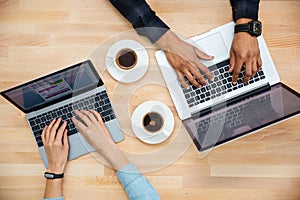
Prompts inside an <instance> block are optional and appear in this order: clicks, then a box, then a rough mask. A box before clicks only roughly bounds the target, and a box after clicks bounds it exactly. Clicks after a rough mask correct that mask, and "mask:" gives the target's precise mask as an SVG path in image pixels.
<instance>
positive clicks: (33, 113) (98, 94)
mask: <svg viewBox="0 0 300 200" xmlns="http://www.w3.org/2000/svg"><path fill="white" fill-rule="evenodd" d="M1 95H2V96H3V97H4V98H6V99H7V100H8V101H10V102H11V103H12V104H14V105H15V106H16V107H18V108H19V109H20V110H22V111H23V112H24V113H25V114H26V118H27V121H28V123H29V125H30V127H31V130H32V133H33V136H34V138H35V141H36V143H37V146H38V149H39V153H40V155H41V157H42V160H43V162H44V165H45V166H46V167H47V166H48V160H47V156H46V153H45V149H44V145H43V142H42V139H41V134H42V130H43V129H44V127H45V125H47V124H49V123H50V122H51V121H52V120H53V119H56V118H62V121H67V124H68V125H67V129H68V140H69V144H70V150H69V158H68V159H69V160H72V159H74V158H77V157H79V156H81V155H84V154H87V153H89V152H92V151H95V149H94V148H93V147H91V146H90V145H89V144H88V143H87V142H86V141H85V139H84V138H83V137H82V136H81V134H80V133H79V132H78V130H77V129H76V127H75V125H74V124H73V122H72V121H71V117H73V116H75V114H74V111H75V110H91V109H94V110H96V111H98V112H99V113H100V115H101V117H102V119H103V122H104V123H105V125H106V127H107V129H108V130H109V132H110V134H111V136H112V138H113V140H114V142H120V141H122V140H123V139H124V135H123V132H122V130H121V128H120V125H119V122H118V119H117V117H116V115H115V113H114V110H113V107H112V105H111V102H110V99H109V97H108V95H107V92H106V88H105V86H104V83H103V81H102V80H101V78H100V76H99V75H98V73H97V71H96V69H95V68H94V66H93V64H92V62H91V61H90V60H87V61H84V62H81V63H78V64H75V65H73V66H70V67H68V68H65V69H62V70H60V71H57V72H54V73H52V74H49V75H46V76H43V77H41V78H38V79H36V80H33V81H30V82H27V83H24V84H22V85H19V86H16V87H14V88H11V89H8V90H6V91H3V92H1Z"/></svg>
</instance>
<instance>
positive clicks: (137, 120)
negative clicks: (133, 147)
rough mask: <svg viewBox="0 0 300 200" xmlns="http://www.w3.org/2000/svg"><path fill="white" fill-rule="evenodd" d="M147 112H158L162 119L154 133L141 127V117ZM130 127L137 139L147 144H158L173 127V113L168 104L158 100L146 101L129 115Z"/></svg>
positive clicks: (169, 133)
mask: <svg viewBox="0 0 300 200" xmlns="http://www.w3.org/2000/svg"><path fill="white" fill-rule="evenodd" d="M149 112H156V113H158V114H160V115H161V116H162V118H163V120H164V124H163V126H162V127H161V129H160V130H159V131H157V132H155V133H150V132H148V131H147V130H146V129H145V128H144V127H143V117H144V116H145V115H146V114H147V113H149ZM131 127H132V130H133V132H134V134H135V135H136V137H137V138H138V139H140V140H141V141H142V142H144V143H147V144H158V143H161V142H163V141H165V140H166V139H168V138H169V137H170V135H171V134H172V131H173V128H174V117H173V113H172V112H171V110H170V109H169V107H168V106H166V105H165V104H163V103H161V102H159V101H147V102H144V103H142V104H141V105H139V106H138V107H137V108H136V109H135V110H134V112H133V114H132V117H131Z"/></svg>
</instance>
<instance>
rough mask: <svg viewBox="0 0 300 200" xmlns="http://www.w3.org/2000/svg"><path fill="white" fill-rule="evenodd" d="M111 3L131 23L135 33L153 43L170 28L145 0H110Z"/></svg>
mask: <svg viewBox="0 0 300 200" xmlns="http://www.w3.org/2000/svg"><path fill="white" fill-rule="evenodd" d="M110 2H111V3H112V5H113V6H114V7H115V8H116V9H117V10H118V11H119V12H120V13H121V14H122V15H123V16H124V17H125V18H126V19H127V20H128V21H129V22H130V23H131V24H132V26H133V28H134V29H136V31H137V33H138V34H140V35H143V36H146V37H147V38H148V39H149V40H150V41H151V42H152V43H155V42H156V41H157V40H158V39H159V38H160V37H161V36H162V35H163V34H165V32H166V31H168V30H169V29H170V28H169V27H168V26H167V25H166V24H165V23H164V22H163V21H162V20H161V19H160V18H159V17H158V16H156V14H155V12H154V11H153V10H152V9H151V8H150V6H149V5H148V4H147V2H146V1H145V0H110Z"/></svg>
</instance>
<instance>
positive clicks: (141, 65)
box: [106, 40, 149, 83]
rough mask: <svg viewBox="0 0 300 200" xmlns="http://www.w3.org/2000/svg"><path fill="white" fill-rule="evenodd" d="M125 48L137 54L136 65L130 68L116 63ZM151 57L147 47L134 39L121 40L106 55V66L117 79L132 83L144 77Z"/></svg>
mask: <svg viewBox="0 0 300 200" xmlns="http://www.w3.org/2000/svg"><path fill="white" fill-rule="evenodd" d="M123 49H131V50H133V51H134V52H135V53H136V55H137V62H136V65H135V66H134V67H133V68H131V69H129V70H124V69H121V68H120V67H119V66H118V65H117V64H116V57H117V55H118V53H119V52H120V51H121V50H123ZM148 64H149V57H148V53H147V51H146V49H145V48H144V47H143V46H142V45H141V44H140V43H138V42H136V41H134V40H121V41H118V42H116V43H115V44H113V45H112V46H111V47H110V48H109V50H108V52H107V55H106V68H107V70H108V73H109V74H110V75H111V76H112V77H113V78H114V79H115V80H117V81H119V82H123V83H132V82H135V81H137V80H139V79H140V78H142V77H143V76H144V75H145V73H146V72H147V69H148Z"/></svg>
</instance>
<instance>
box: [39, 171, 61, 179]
mask: <svg viewBox="0 0 300 200" xmlns="http://www.w3.org/2000/svg"><path fill="white" fill-rule="evenodd" d="M44 177H45V178H46V179H57V178H63V177H64V173H62V174H54V173H50V172H45V173H44Z"/></svg>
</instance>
